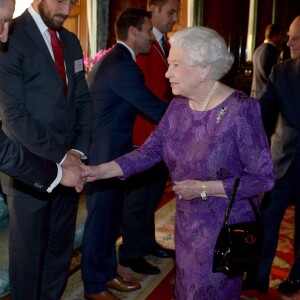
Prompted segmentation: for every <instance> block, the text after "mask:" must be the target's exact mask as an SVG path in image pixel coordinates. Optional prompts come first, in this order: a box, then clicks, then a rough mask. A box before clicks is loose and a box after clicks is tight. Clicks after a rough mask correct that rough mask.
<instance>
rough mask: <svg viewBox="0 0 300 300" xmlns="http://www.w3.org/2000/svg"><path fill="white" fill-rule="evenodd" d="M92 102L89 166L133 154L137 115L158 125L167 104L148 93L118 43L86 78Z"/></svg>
mask: <svg viewBox="0 0 300 300" xmlns="http://www.w3.org/2000/svg"><path fill="white" fill-rule="evenodd" d="M88 84H89V87H90V92H91V97H92V100H93V138H92V144H91V150H90V155H89V158H90V161H89V162H90V163H92V164H94V163H101V162H107V161H110V160H113V159H115V158H117V157H119V156H120V155H123V154H125V153H128V152H130V151H131V150H132V131H133V125H134V121H135V117H136V115H137V113H138V111H141V112H143V113H144V114H146V115H147V116H148V117H150V118H151V119H153V120H154V121H156V122H158V121H159V120H160V118H161V117H162V115H163V114H164V112H165V110H166V108H167V104H165V103H163V102H162V101H160V100H159V99H158V98H156V97H155V96H154V94H153V93H152V92H150V91H149V90H148V89H147V88H146V86H145V84H144V77H143V74H142V72H141V70H140V69H139V67H138V66H137V64H136V62H135V61H134V60H133V58H132V56H131V53H130V52H129V50H128V49H127V48H126V47H125V46H124V45H122V44H120V43H117V44H116V45H115V47H114V48H113V49H112V50H111V51H110V52H109V53H107V54H106V55H105V56H104V57H103V58H102V59H101V60H100V61H98V62H97V64H96V65H95V66H94V68H93V69H92V71H91V72H90V74H89V76H88Z"/></svg>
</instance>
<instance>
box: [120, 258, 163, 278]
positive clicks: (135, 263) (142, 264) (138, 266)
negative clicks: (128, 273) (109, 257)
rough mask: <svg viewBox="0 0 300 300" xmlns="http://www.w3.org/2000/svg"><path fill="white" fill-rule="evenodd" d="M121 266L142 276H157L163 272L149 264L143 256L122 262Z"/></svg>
mask: <svg viewBox="0 0 300 300" xmlns="http://www.w3.org/2000/svg"><path fill="white" fill-rule="evenodd" d="M119 264H120V265H122V266H124V267H128V268H130V269H131V270H132V271H134V272H136V273H141V274H149V275H156V274H159V273H160V272H161V271H160V269H159V268H157V267H155V266H153V265H151V264H150V263H148V262H147V261H146V259H145V258H144V257H142V256H140V257H135V258H131V259H127V260H120V261H119Z"/></svg>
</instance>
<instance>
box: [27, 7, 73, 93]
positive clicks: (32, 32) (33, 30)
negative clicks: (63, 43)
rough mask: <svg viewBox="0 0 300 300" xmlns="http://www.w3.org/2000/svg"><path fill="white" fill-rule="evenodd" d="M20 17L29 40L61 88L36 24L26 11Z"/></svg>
mask: <svg viewBox="0 0 300 300" xmlns="http://www.w3.org/2000/svg"><path fill="white" fill-rule="evenodd" d="M21 17H23V19H24V22H25V30H26V32H27V34H28V35H29V37H30V38H31V40H32V42H33V43H34V44H35V45H36V49H38V51H39V52H40V54H41V56H43V57H44V59H45V62H46V63H47V65H48V69H49V70H50V71H51V72H52V73H53V76H54V77H55V78H56V79H57V81H58V84H61V86H62V87H63V82H62V80H61V77H60V75H59V73H58V71H57V68H56V66H55V63H54V61H53V58H52V56H51V54H50V52H49V49H48V47H47V45H46V43H45V40H44V38H43V36H42V34H41V32H40V30H39V28H38V27H37V25H36V23H35V22H34V20H33V18H32V17H31V15H30V13H29V12H28V11H27V10H26V11H25V12H24V13H23V15H22V16H21ZM64 51H65V49H64ZM66 53H67V52H66Z"/></svg>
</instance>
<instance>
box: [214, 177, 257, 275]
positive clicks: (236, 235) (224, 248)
mask: <svg viewBox="0 0 300 300" xmlns="http://www.w3.org/2000/svg"><path fill="white" fill-rule="evenodd" d="M239 182H240V178H237V179H236V180H235V182H234V187H233V191H232V195H231V197H230V201H229V204H228V207H227V211H226V213H225V218H224V222H223V226H222V228H221V230H220V233H219V236H218V238H217V242H216V245H215V250H214V259H213V272H214V273H216V272H221V273H224V274H226V275H227V277H229V278H233V277H237V276H242V275H243V274H244V272H246V271H247V270H249V269H250V268H253V266H255V265H258V264H259V263H260V259H261V251H262V241H263V226H262V223H261V221H260V218H259V214H258V211H257V208H256V206H255V205H254V203H253V200H252V199H248V200H249V203H250V205H251V207H252V210H253V212H254V214H255V217H256V220H255V221H249V222H242V223H236V224H231V225H228V219H229V215H230V212H231V209H232V205H233V202H234V198H235V195H236V191H237V187H238V185H239Z"/></svg>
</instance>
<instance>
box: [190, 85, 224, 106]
mask: <svg viewBox="0 0 300 300" xmlns="http://www.w3.org/2000/svg"><path fill="white" fill-rule="evenodd" d="M218 86H219V82H218V81H216V82H215V83H214V85H213V86H212V88H211V90H210V91H209V93H208V94H207V96H206V98H205V99H204V101H203V103H202V105H201V107H200V109H199V111H204V110H205V109H206V107H207V105H208V102H209V100H210V98H211V96H212V95H213V94H214V92H215V91H216V89H217V88H218ZM189 106H190V108H191V109H192V110H194V111H197V109H195V107H194V105H193V102H192V101H191V99H189Z"/></svg>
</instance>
